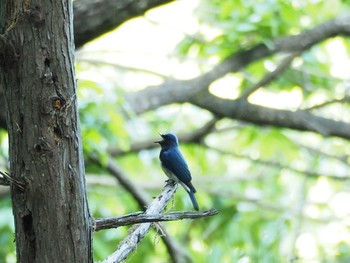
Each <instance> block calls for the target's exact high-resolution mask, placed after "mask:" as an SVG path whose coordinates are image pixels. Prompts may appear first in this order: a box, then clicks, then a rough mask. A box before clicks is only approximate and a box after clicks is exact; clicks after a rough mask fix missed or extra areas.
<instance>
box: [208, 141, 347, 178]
mask: <svg viewBox="0 0 350 263" xmlns="http://www.w3.org/2000/svg"><path fill="white" fill-rule="evenodd" d="M204 146H206V147H208V148H209V149H212V150H215V151H217V152H219V153H221V154H227V155H230V156H234V157H236V158H240V159H246V160H250V161H252V162H254V163H256V164H260V165H266V166H272V167H276V168H278V169H287V170H289V171H292V172H295V173H298V174H302V175H305V176H307V177H314V178H317V177H328V178H330V179H334V180H338V181H349V180H350V176H348V175H347V174H344V175H342V176H339V175H338V176H336V175H333V174H325V173H318V172H315V171H309V170H300V169H297V168H295V167H292V166H288V165H286V164H283V163H280V162H278V161H264V160H261V159H255V158H251V157H249V156H247V155H241V154H237V153H234V152H230V151H226V150H224V149H222V148H218V147H214V146H210V145H208V144H204Z"/></svg>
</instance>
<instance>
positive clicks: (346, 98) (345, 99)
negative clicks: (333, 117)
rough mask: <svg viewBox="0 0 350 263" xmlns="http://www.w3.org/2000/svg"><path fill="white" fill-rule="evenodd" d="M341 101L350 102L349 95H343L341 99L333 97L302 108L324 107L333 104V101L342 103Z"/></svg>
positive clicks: (314, 108)
mask: <svg viewBox="0 0 350 263" xmlns="http://www.w3.org/2000/svg"><path fill="white" fill-rule="evenodd" d="M343 102H350V96H344V97H343V98H341V99H334V100H328V101H325V102H322V103H320V104H317V105H314V106H311V107H309V108H306V109H304V110H308V111H310V110H316V109H320V108H323V107H326V106H329V105H331V104H335V103H343Z"/></svg>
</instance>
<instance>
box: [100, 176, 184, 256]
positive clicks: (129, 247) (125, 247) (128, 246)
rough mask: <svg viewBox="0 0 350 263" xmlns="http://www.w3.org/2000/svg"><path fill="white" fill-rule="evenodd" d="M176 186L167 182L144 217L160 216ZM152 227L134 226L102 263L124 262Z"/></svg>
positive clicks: (148, 224)
mask: <svg viewBox="0 0 350 263" xmlns="http://www.w3.org/2000/svg"><path fill="white" fill-rule="evenodd" d="M177 187H178V185H177V184H174V183H173V182H172V181H168V183H167V184H166V185H165V187H164V189H163V192H162V193H161V194H160V195H158V196H157V197H156V198H155V199H154V200H153V202H152V203H151V205H150V206H149V207H148V208H147V210H146V211H145V214H146V215H156V214H160V213H161V212H162V211H163V210H164V208H165V207H166V205H167V204H168V202H169V201H170V199H171V198H173V196H174V194H175V192H176V189H177ZM151 226H152V223H143V224H140V225H137V226H134V228H133V229H131V230H130V233H129V235H128V236H127V237H126V238H125V239H124V240H123V241H122V242H121V243H120V244H119V246H118V248H117V250H116V251H115V252H114V253H113V254H112V255H110V256H109V257H108V258H107V259H106V260H104V261H103V262H102V263H112V262H113V263H115V262H121V261H122V260H124V259H125V258H126V257H127V256H128V255H129V254H130V253H131V252H132V251H133V250H134V249H135V248H136V247H137V245H138V244H139V243H140V242H141V240H142V239H143V238H144V237H145V235H146V234H147V233H148V231H149V230H150V228H151Z"/></svg>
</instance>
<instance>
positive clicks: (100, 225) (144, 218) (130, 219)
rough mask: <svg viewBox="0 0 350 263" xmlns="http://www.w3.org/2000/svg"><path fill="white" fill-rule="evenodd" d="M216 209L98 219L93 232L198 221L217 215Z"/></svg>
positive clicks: (136, 214) (135, 214)
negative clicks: (160, 223) (163, 223)
mask: <svg viewBox="0 0 350 263" xmlns="http://www.w3.org/2000/svg"><path fill="white" fill-rule="evenodd" d="M217 214H218V211H217V210H216V209H210V210H207V211H203V212H187V211H185V212H171V213H166V214H155V215H151V214H149V215H147V214H144V213H143V212H138V213H132V214H128V215H124V216H117V217H109V218H98V219H96V220H95V231H100V230H104V229H110V228H118V227H120V226H128V225H134V224H141V223H152V222H161V221H176V220H182V219H198V218H202V217H208V216H214V215H217Z"/></svg>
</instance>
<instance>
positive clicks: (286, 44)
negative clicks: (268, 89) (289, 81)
mask: <svg viewBox="0 0 350 263" xmlns="http://www.w3.org/2000/svg"><path fill="white" fill-rule="evenodd" d="M349 20H350V15H346V16H340V17H338V18H336V19H333V20H329V21H327V22H325V23H323V24H320V25H318V26H316V27H314V28H312V29H310V30H306V31H304V32H302V33H300V34H299V35H294V36H286V37H281V38H277V39H275V40H272V41H271V45H269V46H266V45H265V44H259V45H257V46H255V47H253V48H250V49H248V50H243V51H242V50H241V51H239V52H237V53H235V54H233V55H231V56H230V57H228V58H227V59H225V60H224V61H223V62H221V63H219V64H218V65H216V66H215V67H214V68H213V69H212V70H210V71H209V72H207V73H205V74H203V75H201V76H199V77H197V78H194V79H190V80H168V81H166V82H164V83H163V84H161V85H158V86H151V87H148V88H146V89H144V90H141V91H139V92H136V93H131V94H129V95H128V97H127V100H128V102H129V103H130V105H131V106H132V108H133V109H134V110H135V112H136V113H139V114H140V113H143V112H146V111H149V110H153V109H156V108H159V107H161V106H163V105H168V104H171V103H184V102H191V101H192V100H193V99H195V98H197V99H199V98H198V97H200V96H199V95H201V93H202V92H203V91H206V90H208V87H209V85H210V84H211V83H212V82H213V81H214V80H217V79H219V78H221V77H223V76H225V75H226V74H227V73H230V72H237V71H239V70H240V69H242V68H244V67H246V66H247V65H249V64H250V63H252V62H255V61H257V60H260V59H262V58H265V57H267V56H270V55H273V54H275V53H277V52H297V53H298V52H299V53H301V52H303V51H305V50H306V49H308V48H310V47H311V46H313V45H316V44H318V43H319V42H321V41H323V40H325V39H327V38H330V37H334V36H337V35H346V36H348V35H350V27H349Z"/></svg>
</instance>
